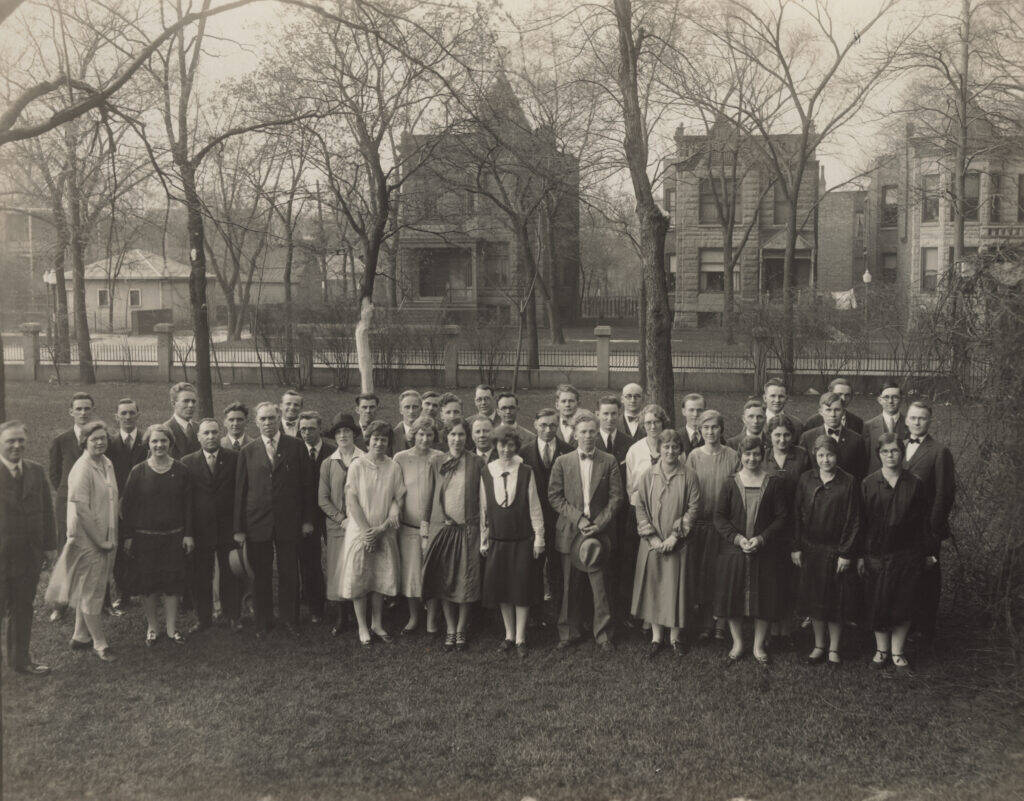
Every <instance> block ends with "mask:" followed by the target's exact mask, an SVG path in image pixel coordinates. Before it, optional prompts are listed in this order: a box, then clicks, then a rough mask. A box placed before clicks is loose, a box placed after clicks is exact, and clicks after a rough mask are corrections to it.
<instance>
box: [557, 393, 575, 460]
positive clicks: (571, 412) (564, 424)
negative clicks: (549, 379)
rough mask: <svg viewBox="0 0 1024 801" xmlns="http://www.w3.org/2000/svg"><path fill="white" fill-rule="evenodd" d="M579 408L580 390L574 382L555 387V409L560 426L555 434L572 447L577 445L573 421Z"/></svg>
mask: <svg viewBox="0 0 1024 801" xmlns="http://www.w3.org/2000/svg"><path fill="white" fill-rule="evenodd" d="M579 408H580V392H579V390H578V389H576V387H574V386H573V385H572V384H559V385H558V386H557V387H555V409H556V410H557V411H558V428H557V429H555V436H557V437H558V438H559V439H560V440H562V442H564V443H565V444H566V445H568V446H570V447H572V448H575V447H576V440H575V439H573V437H574V436H575V434H574V433H573V432H574V431H575V429H574V428H573V425H572V421H573V418H574V417H575V416H576V410H577V409H579Z"/></svg>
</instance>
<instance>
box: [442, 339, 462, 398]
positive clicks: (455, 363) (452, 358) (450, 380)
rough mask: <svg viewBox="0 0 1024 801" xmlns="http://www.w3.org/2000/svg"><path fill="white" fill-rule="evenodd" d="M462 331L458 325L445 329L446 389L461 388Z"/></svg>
mask: <svg viewBox="0 0 1024 801" xmlns="http://www.w3.org/2000/svg"><path fill="white" fill-rule="evenodd" d="M461 333H462V330H461V329H460V328H459V327H458V326H457V325H446V326H445V327H444V337H445V338H444V386H445V389H458V387H459V336H460V334H461Z"/></svg>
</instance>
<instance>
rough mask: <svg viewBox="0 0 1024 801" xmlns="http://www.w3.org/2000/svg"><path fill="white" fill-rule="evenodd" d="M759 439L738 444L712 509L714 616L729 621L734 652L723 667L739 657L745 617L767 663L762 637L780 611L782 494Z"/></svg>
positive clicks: (756, 648) (757, 653)
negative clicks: (716, 539) (716, 542)
mask: <svg viewBox="0 0 1024 801" xmlns="http://www.w3.org/2000/svg"><path fill="white" fill-rule="evenodd" d="M764 452H765V446H764V442H762V440H761V438H760V437H744V438H743V440H742V441H741V442H740V469H739V470H738V471H736V473H734V474H733V475H732V476H730V477H729V478H727V479H726V480H725V484H724V485H723V486H722V489H721V492H719V495H718V503H717V506H716V507H715V529H716V530H717V531H718V534H719V536H720V537H721V550H720V551H719V554H718V571H717V576H716V580H715V617H722V618H725V619H726V620H728V621H729V632H730V634H732V649H731V650H730V651H729V656H728V660H727V661H726V665H731V664H734V663H735V662H737V661H739V660H740V659H742V658H743V655H744V648H743V618H745V617H750V618H754V658H755V659H756V660H757V661H758V662H760V663H761V664H768V652H767V650H765V638H766V637H767V635H768V626H769V624H770V623H771V621H772V620H774V619H775V618H776V616H777V615H778V611H779V601H778V595H779V581H778V556H777V555H776V553H775V548H776V544H775V538H776V537H782V536H784V535H785V528H786V519H787V517H788V510H787V508H786V498H785V491H784V489H783V484H782V481H781V479H779V478H776V477H775V476H773V475H771V474H770V473H769V472H768V471H767V470H766V469H765V466H764Z"/></svg>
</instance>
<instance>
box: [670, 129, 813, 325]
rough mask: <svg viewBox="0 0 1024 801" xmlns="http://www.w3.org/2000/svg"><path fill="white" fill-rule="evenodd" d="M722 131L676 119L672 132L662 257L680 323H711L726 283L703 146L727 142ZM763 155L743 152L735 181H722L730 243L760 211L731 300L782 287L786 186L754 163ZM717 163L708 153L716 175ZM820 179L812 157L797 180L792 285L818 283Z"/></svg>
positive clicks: (717, 313) (780, 137) (780, 139)
mask: <svg viewBox="0 0 1024 801" xmlns="http://www.w3.org/2000/svg"><path fill="white" fill-rule="evenodd" d="M728 135H729V131H728V128H727V126H720V125H715V126H713V127H712V128H711V131H710V134H708V133H704V134H699V135H687V134H686V133H685V132H684V130H683V128H682V126H680V127H679V128H678V129H677V130H676V135H675V141H676V159H675V163H674V164H673V165H672V167H671V168H670V169H669V171H668V173H667V175H666V177H665V181H664V185H663V203H664V208H665V210H666V212H667V213H668V215H669V218H670V223H669V231H668V236H667V238H666V242H665V258H666V262H667V266H668V270H669V273H670V279H669V283H670V287H671V288H672V290H673V292H674V300H675V311H676V324H677V325H678V326H680V327H684V328H692V327H696V326H700V327H703V326H714V325H718V324H719V321H720V319H721V313H722V309H723V303H724V291H725V281H724V276H725V269H724V263H723V262H724V258H723V246H722V243H723V234H722V228H721V225H720V224H719V222H718V216H717V211H716V207H715V200H714V197H715V195H714V187H713V186H712V183H711V181H712V178H711V175H709V171H708V169H707V162H706V153H707V149H708V148H709V147H711V148H712V149H713V152H717V151H720V150H728V148H718V147H716V145H715V142H714V139H715V137H717V136H728ZM709 138H710V142H709ZM793 139H795V137H793V136H792V135H788V134H780V135H778V136H777V137H776V140H777V141H778V142H779V143H780V144H781V145H782V146H783V147H784V146H785V144H786V141H787V140H793ZM762 158H763V157H761V156H758V155H757V154H756V153H754V152H751V153H749V155H748V154H744V156H743V157H741V158H740V159H739V162H740V164H739V169H738V170H737V172H736V173H735V174H736V175H737V180H736V182H735V183H736V184H737V186H736V187H732V186H724V187H723V188H724V189H725V190H726V191H728V192H729V193H731V192H733V191H735V192H736V197H737V213H736V218H737V223H736V235H735V237H734V243H735V245H736V246H738V245H739V243H740V241H741V239H742V234H743V232H744V231H745V229H746V227H747V226H748V225H749V224H750V223H751V221H753V220H754V215H755V213H757V215H758V216H757V221H756V224H755V225H754V228H753V230H752V231H751V233H750V236H749V238H748V240H747V242H746V245H745V246H744V247H743V250H742V253H741V255H740V258H739V261H738V263H737V265H736V270H735V272H734V275H733V288H734V291H735V293H736V295H735V297H736V299H737V301H739V300H746V301H751V300H755V299H756V298H758V297H760V296H762V295H764V294H765V293H772V292H776V291H778V290H781V288H782V273H783V262H784V255H785V246H786V215H787V213H788V202H787V200H786V198H785V194H784V193H783V192H782V191H780V190H779V189H777V188H776V187H775V186H773V184H772V178H771V171H770V169H769V167H768V165H767V164H764V163H759V161H760V159H762ZM720 167H721V164H720V163H719V162H717V161H714V162H713V167H712V171H711V172H713V173H714V174H715V175H716V176H718V175H721V170H720V169H719V168H720ZM730 174H731V173H730ZM722 186H723V185H722V184H720V187H722ZM818 187H819V171H818V162H817V161H816V160H812V161H811V162H810V163H809V164H808V166H807V171H806V173H805V176H804V179H803V183H802V185H801V188H800V198H799V204H798V208H797V219H798V222H799V227H798V230H797V246H796V253H795V262H794V267H795V270H794V276H793V284H794V286H795V287H797V288H800V287H810V286H814V285H815V284H816V258H817V254H816V248H817V237H818V212H817V200H818Z"/></svg>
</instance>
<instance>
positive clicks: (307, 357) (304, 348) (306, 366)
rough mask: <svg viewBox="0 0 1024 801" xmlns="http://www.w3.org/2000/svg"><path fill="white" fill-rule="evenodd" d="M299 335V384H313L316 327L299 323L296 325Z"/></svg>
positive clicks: (296, 331)
mask: <svg viewBox="0 0 1024 801" xmlns="http://www.w3.org/2000/svg"><path fill="white" fill-rule="evenodd" d="M295 333H296V334H298V337H299V386H307V387H311V386H313V349H314V344H315V343H314V337H315V334H316V327H315V326H312V325H305V324H299V325H297V326H295Z"/></svg>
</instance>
